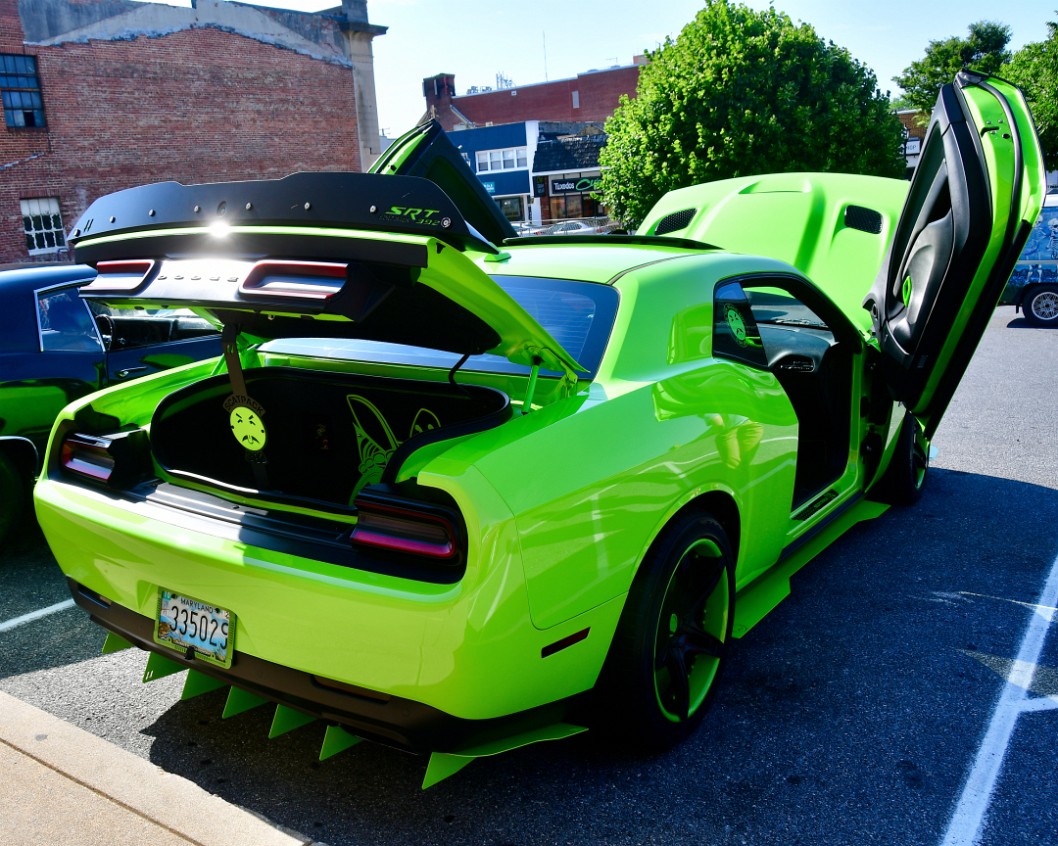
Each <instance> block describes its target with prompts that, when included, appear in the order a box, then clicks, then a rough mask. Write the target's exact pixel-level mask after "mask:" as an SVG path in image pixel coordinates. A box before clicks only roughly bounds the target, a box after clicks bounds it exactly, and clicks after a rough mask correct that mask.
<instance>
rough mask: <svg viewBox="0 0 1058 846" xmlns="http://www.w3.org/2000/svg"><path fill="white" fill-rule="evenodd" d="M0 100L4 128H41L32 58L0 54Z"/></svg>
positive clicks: (41, 106)
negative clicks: (2, 105) (2, 104)
mask: <svg viewBox="0 0 1058 846" xmlns="http://www.w3.org/2000/svg"><path fill="white" fill-rule="evenodd" d="M0 99H2V100H3V102H4V123H6V124H7V125H8V126H11V127H17V128H21V127H30V126H44V101H43V100H42V99H41V96H40V80H39V79H38V78H37V58H36V57H35V56H22V55H13V54H10V53H0Z"/></svg>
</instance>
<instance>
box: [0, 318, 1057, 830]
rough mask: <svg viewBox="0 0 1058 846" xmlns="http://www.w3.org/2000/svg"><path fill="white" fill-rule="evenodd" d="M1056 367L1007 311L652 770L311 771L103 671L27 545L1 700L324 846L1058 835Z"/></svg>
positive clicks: (253, 717) (1044, 346)
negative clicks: (897, 501)
mask: <svg viewBox="0 0 1058 846" xmlns="http://www.w3.org/2000/svg"><path fill="white" fill-rule="evenodd" d="M1056 362H1058V332H1054V331H1050V330H1043V329H1032V328H1029V327H1027V326H1026V325H1025V324H1024V322H1023V321H1022V320H1021V319H1020V318H1019V317H1018V316H1017V315H1015V314H1014V311H1013V309H1012V308H1006V307H1004V308H1001V309H999V310H998V311H997V312H996V314H995V316H994V317H993V319H992V322H991V325H990V328H989V331H988V333H987V334H986V336H985V339H984V341H983V342H982V345H981V347H980V349H979V350H978V353H977V355H976V356H975V358H974V361H973V362H972V364H971V367H970V370H969V372H968V374H967V377H966V379H965V380H964V382H963V384H962V386H961V388H960V390H959V393H958V394H957V395H956V398H955V401H954V403H953V405H952V407H951V408H950V410H949V412H948V415H947V417H946V418H945V421H944V423H943V425H942V426H941V429H940V431H939V432H938V434H937V437H936V439H935V442H934V446H935V448H936V455H935V457H934V461H933V467H932V469H931V471H930V474H931V475H930V479H929V483H928V487H927V490H926V492H925V494H924V496H923V499H922V501H921V502H920V503H919V504H918V505H917V506H916V507H914V508H910V509H894V510H891V511H889V512H888V513H887V514H885V515H884V516H883V517H881V518H879V519H878V520H876V521H874V522H872V523H870V524H865V525H863V526H860V527H857V528H856V529H854V530H853V531H852V532H850V533H849V534H847V535H846V536H845V537H844V538H843V539H841V540H840V541H839V542H838V543H837V544H835V545H834V546H833V547H832V548H831V549H830V550H828V551H827V552H826V553H825V554H824V555H823V556H821V557H820V558H818V559H817V560H816V561H815V562H813V563H812V564H810V565H809V566H808V567H806V568H805V569H804V570H803V571H802V572H801V573H800V574H799V575H798V576H797V577H796V578H795V580H794V584H793V593H792V595H791V596H790V597H789V598H788V599H787V600H786V601H784V602H783V603H782V605H780V606H779V608H778V609H776V610H775V611H774V612H773V613H772V614H771V615H770V616H769V617H767V618H766V619H765V620H764V621H763V622H762V623H761V624H760V625H759V626H758V627H757V628H755V629H754V630H753V631H752V632H750V634H749V635H748V636H747V637H746V638H744V639H743V640H741V641H739V642H738V643H737V644H736V647H735V650H734V655H733V660H732V662H731V666H730V670H729V672H728V673H727V675H726V677H725V678H724V680H723V682H722V685H721V689H720V692H719V695H718V697H717V699H716V702H715V704H714V706H713V709H712V711H711V712H710V714H709V715H708V716H707V718H706V722H705V724H704V725H703V727H702V729H701V730H700V731H699V732H698V733H697V734H696V735H695V736H694V737H693V738H692V739H691V740H690V741H689V742H687V743H685V744H684V745H683V746H681V747H679V748H678V749H675V750H673V751H672V752H670V753H669V754H666V755H663V756H660V757H655V758H635V757H630V756H629V755H628V754H626V753H625V752H624V750H622V749H620V748H615V749H599V748H597V747H596V746H595V745H593V744H592V743H591V742H590V739H579V738H578V739H574V740H570V741H563V742H559V743H549V744H539V745H537V746H534V747H529V748H526V749H523V750H519V751H517V752H513V753H510V754H507V755H505V756H500V757H496V758H491V759H483V760H480V761H477V762H475V763H474V764H472V765H471V766H470V767H468V768H467V769H466V770H464V771H463V772H461V773H460V774H458V775H457V776H455V777H453V778H451V779H449V780H448V781H445V782H443V783H441V784H440V785H438V786H436V787H434V788H432V789H430V790H428V791H426V792H422V791H420V789H419V784H420V782H421V780H422V776H423V772H424V770H425V761H424V760H422V759H418V758H415V757H413V756H409V755H404V754H401V753H399V752H395V751H392V750H388V749H385V748H382V747H378V746H373V745H370V744H363V745H361V746H359V747H356V748H354V749H352V750H350V751H347V752H344V753H342V754H341V755H338V756H336V757H334V758H332V759H329V760H327V761H324V762H322V763H321V762H319V761H318V760H317V757H318V752H319V747H320V742H321V739H322V734H323V728H322V726H321V725H319V724H313V725H310V726H307V727H304V728H302V729H299V730H297V731H294V732H291V733H290V734H287V735H283V736H282V737H280V738H278V739H276V740H272V741H269V740H268V739H267V735H268V729H269V724H270V721H271V711H270V710H269V709H264V708H262V709H257V710H255V711H250V712H248V713H245V714H241V715H239V716H236V717H233V718H231V719H226V720H222V719H221V710H222V708H223V702H224V695H223V693H222V692H216V693H211V694H207V695H205V696H201V697H198V698H196V699H192V700H189V701H186V702H181V701H179V695H180V687H181V684H182V680H181V679H180V678H179V677H168V678H164V679H161V680H159V681H155V682H152V683H151V684H149V685H143V684H141V682H140V677H141V676H142V673H143V665H144V663H145V660H144V657H143V655H142V653H137V652H136V651H135V650H127V651H125V652H120V653H116V654H113V655H107V656H102V655H100V654H99V649H100V646H101V644H102V641H103V635H102V633H101V632H100V631H99V630H98V629H96V628H95V627H94V626H93V625H92V624H91V623H89V622H88V621H87V620H86V619H85V617H84V615H83V614H82V613H81V612H80V611H78V610H77V609H73V608H70V607H68V606H67V605H66V604H65V603H66V600H67V597H68V595H67V593H66V588H65V585H64V583H63V579H62V577H61V575H60V573H59V571H58V568H57V567H56V566H55V564H54V562H53V561H52V560H51V559H50V555H49V553H48V552H47V548H46V546H45V545H44V543H43V541H42V540H41V539H40V537H39V535H37V534H35V533H33V532H30V533H29V535H28V536H27V537H26V538H25V539H24V540H23V542H22V544H21V546H20V547H19V548H18V549H17V550H15V551H14V552H12V553H8V554H6V555H5V556H4V557H3V559H0V584H2V585H3V589H2V591H0V690H3V691H4V692H6V693H8V694H10V695H12V696H15V697H17V698H19V699H21V700H23V701H25V702H27V703H29V704H31V705H34V706H36V707H38V708H42V709H44V710H46V711H48V712H50V713H52V714H54V715H56V716H58V717H60V718H62V719H64V720H67V721H69V722H71V723H73V724H75V725H77V726H80V727H81V728H83V729H86V730H87V731H89V732H92V733H93V734H95V735H97V736H100V737H103V738H105V739H106V740H108V741H110V742H111V743H114V744H117V745H119V746H121V747H123V748H125V749H127V750H129V751H131V752H133V753H135V754H136V755H139V756H141V757H143V758H145V759H148V760H150V761H152V762H153V763H155V764H157V765H159V766H161V767H162V768H163V769H165V770H167V771H168V772H171V773H175V774H178V775H180V776H183V777H184V778H187V779H189V780H191V781H193V782H195V783H197V784H199V785H200V786H202V787H203V788H205V789H206V790H208V791H209V792H211V793H215V794H217V795H219V796H222V797H223V798H225V799H227V800H228V801H230V802H233V803H235V804H237V805H240V806H243V807H245V808H248V809H250V810H252V811H254V812H256V813H258V814H260V815H262V816H264V817H266V818H267V819H269V820H271V821H273V822H274V823H276V824H279V825H282V826H285V827H288V828H290V829H294V830H296V831H299V832H303V833H305V834H306V835H309V836H311V837H312V838H315V839H316V840H317V841H321V842H324V843H327V844H330V846H347V845H348V846H352V844H390V843H392V844H407V843H409V842H415V843H417V844H420V845H421V846H428V844H435V843H436V844H441V843H444V844H645V843H662V842H664V843H666V844H683V843H688V844H689V843H695V844H784V846H792V844H835V843H848V844H902V846H911V844H930V846H937V844H944V846H955V844H971V843H980V844H986V846H999V844H1011V845H1013V844H1018V846H1022V844H1053V843H1055V838H1056V834H1055V832H1056V831H1058V801H1056V799H1058V772H1056V769H1055V764H1054V761H1055V749H1056V748H1058V635H1056V633H1055V631H1054V629H1055V605H1058V519H1056V518H1058V450H1056V449H1055V444H1054V441H1055V438H1054V433H1055V429H1056V426H1055V421H1058V374H1056V371H1058V367H1056ZM35 614H39V616H32V615H35ZM187 813H188V814H193V813H194V809H193V808H188V809H187Z"/></svg>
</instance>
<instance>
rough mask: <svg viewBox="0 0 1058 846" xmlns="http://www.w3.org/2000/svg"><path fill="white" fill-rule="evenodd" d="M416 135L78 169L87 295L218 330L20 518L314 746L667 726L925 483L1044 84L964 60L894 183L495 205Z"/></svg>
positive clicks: (692, 712)
mask: <svg viewBox="0 0 1058 846" xmlns="http://www.w3.org/2000/svg"><path fill="white" fill-rule="evenodd" d="M1000 125H1002V127H1003V131H992V130H994V129H995V128H996V127H997V126H1000ZM429 133H430V130H429V129H428V128H424V129H421V130H416V131H414V132H413V133H411V134H409V135H408V136H405V138H403V139H401V140H400V141H398V142H397V143H396V144H395V145H394V146H393V147H391V148H390V150H388V151H387V153H386V154H385V155H384V156H383V158H382V159H380V163H379V165H378V167H379V171H380V172H378V173H367V174H334V173H329V174H297V175H295V176H291V177H287V178H286V179H282V180H273V181H258V182H237V183H228V184H219V185H192V186H184V185H178V184H176V183H165V184H161V185H149V186H143V187H140V188H135V189H130V190H129V191H124V192H119V193H118V194H114V195H111V196H109V197H105V198H102V199H100V200H98V201H97V202H96V203H95V204H93V206H92V207H91V208H90V209H89V210H88V211H87V212H86V213H85V218H84V219H85V220H92V221H94V223H93V224H92V227H91V229H90V230H88V231H82V230H81V229H80V227H79V226H76V227H75V228H74V231H73V232H72V233H71V236H70V241H71V243H73V244H74V247H75V251H76V254H77V256H78V257H79V259H80V260H83V261H86V262H89V263H91V264H93V265H94V266H95V267H96V268H97V269H98V271H99V275H98V277H97V278H96V280H95V281H93V282H92V283H91V284H90V285H88V286H87V287H86V288H85V289H84V291H83V296H85V297H86V298H88V299H90V300H91V301H93V302H98V303H107V304H109V305H110V306H111V307H114V308H116V309H118V311H116V312H115V314H118V313H120V312H121V310H122V309H135V308H136V307H137V306H139V307H143V308H145V309H153V308H157V307H159V306H162V305H166V306H170V307H171V306H184V307H188V308H193V309H195V310H196V311H198V312H201V313H203V314H205V315H209V316H210V320H211V322H215V323H218V324H223V327H224V329H223V331H224V341H225V344H224V366H223V367H218V366H215V364H214V363H205V362H203V363H200V364H197V365H188V366H187V367H184V368H181V369H179V370H174V371H170V372H169V373H164V374H158V375H156V376H154V377H151V378H150V379H146V380H141V381H138V382H136V383H135V384H131V385H122V386H117V387H114V388H111V389H109V390H106V391H102V392H99V393H96V394H94V395H92V396H90V397H86V398H83V399H81V400H78V401H76V402H74V403H73V404H72V405H70V406H69V407H68V408H66V409H65V410H64V411H63V412H62V414H61V416H60V418H59V420H58V421H57V422H56V425H55V428H54V429H53V432H52V437H51V442H50V445H49V448H48V457H47V462H46V467H45V469H44V471H43V472H42V474H41V477H40V480H39V481H38V483H37V485H36V488H35V498H36V507H37V515H38V519H39V520H40V524H41V527H42V529H43V531H44V533H45V536H46V537H47V539H48V542H49V544H50V546H51V548H52V551H53V552H54V554H55V558H56V560H57V562H58V563H59V566H60V567H61V568H62V570H63V572H64V573H65V575H66V576H67V578H68V583H69V585H70V589H71V593H72V595H73V598H74V600H75V601H76V602H77V604H78V605H79V606H80V607H81V608H82V609H84V610H85V611H86V612H87V613H89V614H90V615H91V616H92V618H93V619H94V620H96V621H97V622H98V623H100V624H101V625H102V626H103V627H105V628H106V629H107V630H108V631H109V632H110V635H109V636H108V641H107V647H106V648H107V649H117V648H127V647H130V646H133V645H135V646H138V647H140V648H142V649H144V650H147V651H149V653H150V657H149V658H148V671H147V674H146V676H145V677H146V678H151V677H157V676H161V675H165V674H168V673H172V672H176V671H178V670H190V672H189V673H188V675H187V681H186V685H185V693H186V695H194V694H195V693H201V692H205V691H207V690H210V689H215V688H217V687H219V686H222V685H223V686H230V693H229V698H228V703H229V705H228V706H227V709H226V712H227V713H229V714H230V713H237V712H238V711H239V710H242V709H245V708H246V707H250V706H252V705H254V704H265V703H270V704H272V705H273V706H274V707H275V716H274V719H273V723H272V733H273V734H279V733H282V732H284V731H288V730H290V729H292V728H294V727H297V726H299V725H303V724H304V723H305V722H306V721H307V720H309V719H311V718H313V717H318V718H322V719H323V720H325V721H326V722H327V724H328V727H327V730H326V734H325V735H324V749H323V755H324V756H326V755H329V754H331V753H333V752H334V751H336V750H338V749H340V748H344V747H347V746H350V745H352V744H353V743H355V742H356V739H357V738H368V739H372V740H376V741H379V742H382V743H386V744H390V745H393V746H397V747H400V748H404V749H410V750H413V751H416V752H422V753H429V754H430V760H429V763H428V765H427V767H426V775H425V779H424V785H429V784H433V783H435V782H437V781H439V780H440V779H442V778H445V777H447V776H449V775H451V774H453V773H454V772H456V771H458V770H459V769H460V768H461V767H463V766H465V765H466V763H468V762H469V761H472V760H473V759H474V758H476V757H480V756H485V755H494V754H496V753H499V752H503V751H506V750H510V749H514V748H517V747H519V746H523V745H525V744H527V743H533V742H536V741H542V740H553V739H558V738H563V737H568V736H570V735H572V734H576V733H578V732H580V731H583V730H585V729H588V728H590V729H592V730H599V731H602V732H605V733H607V734H608V735H609V736H610V737H611V738H612V739H613V742H614V743H617V744H621V745H622V746H624V745H634V746H639V747H643V748H647V749H654V750H656V749H660V748H664V747H667V746H670V745H672V744H674V743H677V742H679V741H680V740H681V739H683V738H686V737H687V736H688V735H689V734H690V733H691V732H692V731H693V730H694V729H695V727H696V726H697V725H698V723H699V721H700V720H701V719H702V716H703V714H704V713H705V711H706V709H707V707H708V704H709V702H710V701H711V700H712V698H713V696H714V694H715V690H716V682H717V679H718V678H719V675H720V672H721V669H722V667H723V665H724V664H725V662H726V661H727V660H728V657H729V655H730V649H729V647H730V644H731V640H732V638H734V637H739V636H741V635H743V634H745V633H746V632H747V631H749V630H750V629H751V628H752V627H753V626H754V625H755V624H756V623H757V622H759V621H760V620H761V619H762V618H763V617H764V616H765V615H766V614H767V613H769V612H770V611H771V610H772V609H773V608H774V607H775V606H776V605H777V604H778V603H779V602H780V601H781V600H782V599H783V597H785V596H786V595H787V594H788V593H789V590H790V577H791V575H792V574H793V573H795V572H796V571H797V570H798V569H799V568H800V567H802V566H803V565H804V564H805V563H806V562H807V561H808V560H810V559H811V558H812V557H813V556H814V555H816V554H818V553H819V552H820V551H821V550H823V549H825V548H826V547H827V546H828V544H830V543H832V542H833V541H834V540H835V539H836V538H837V537H839V536H840V535H841V533H842V532H844V531H845V530H847V529H848V528H850V527H851V526H852V525H854V524H855V523H856V522H857V521H859V520H864V519H869V518H871V517H874V516H877V515H879V514H881V513H883V512H884V510H885V508H886V504H887V503H892V502H904V503H910V502H913V501H914V500H915V499H916V498H917V497H918V495H919V492H920V491H921V489H922V485H923V483H924V480H925V478H926V471H927V464H928V456H929V447H930V441H931V439H932V438H933V436H934V434H935V433H936V431H937V426H938V425H939V423H940V421H941V418H942V416H943V414H944V411H945V409H946V407H947V405H948V403H949V400H950V399H951V397H952V395H953V393H954V391H955V389H956V387H957V386H958V384H959V380H960V378H961V377H962V374H963V372H964V371H965V368H966V366H967V364H968V362H969V360H970V357H971V355H972V354H973V351H974V349H975V347H976V345H977V343H978V341H979V340H980V337H981V335H982V333H983V332H984V330H985V327H986V326H987V325H988V320H989V317H990V315H991V314H992V312H993V311H994V309H995V305H996V302H997V301H998V299H999V296H1000V293H1001V292H1002V290H1003V287H1004V285H1005V284H1006V280H1007V278H1008V277H1009V275H1010V271H1011V269H1012V266H1013V263H1014V260H1015V257H1016V256H1017V255H1018V253H1019V252H1020V251H1021V248H1022V245H1023V244H1024V242H1025V239H1026V238H1027V236H1028V232H1029V230H1030V229H1031V226H1032V223H1033V222H1034V221H1035V220H1036V218H1037V216H1038V214H1039V210H1040V207H1041V205H1042V200H1043V188H1044V183H1043V169H1042V154H1041V152H1040V147H1039V141H1038V139H1037V137H1036V134H1035V131H1034V129H1033V124H1032V119H1031V117H1030V115H1029V112H1028V106H1027V105H1026V103H1025V100H1024V98H1023V97H1022V96H1021V94H1020V92H1019V91H1018V90H1017V89H1016V88H1014V87H1013V86H1011V85H1009V84H1008V83H1005V82H1003V81H1001V80H998V79H992V78H988V77H982V76H978V75H974V74H965V73H964V74H960V75H959V77H958V80H957V83H956V84H954V85H947V86H945V87H944V88H943V89H942V92H941V96H940V99H939V100H938V103H937V108H936V109H935V111H934V115H933V118H932V121H931V123H930V126H929V128H928V130H927V133H926V143H925V145H924V149H923V152H922V163H921V164H920V165H919V167H918V170H917V172H916V174H915V177H914V179H913V180H912V181H911V183H910V184H909V183H907V182H905V181H903V180H894V179H883V178H879V177H868V176H853V175H847V174H825V173H824V174H804V173H801V174H797V173H781V174H772V175H762V176H747V177H741V178H738V179H732V180H725V181H720V182H714V183H710V184H707V185H700V186H696V187H693V188H687V189H683V190H679V191H673V192H671V193H669V194H667V195H666V196H665V197H663V198H662V199H661V200H660V201H659V202H658V204H657V205H656V206H655V208H654V209H653V210H652V211H651V212H650V213H649V214H648V215H647V217H646V219H645V220H644V221H643V224H642V226H641V227H640V231H641V232H642V233H643V234H642V235H637V236H625V235H599V236H591V235H585V236H584V237H578V238H553V239H547V238H510V237H506V238H502V239H501V240H492V239H491V238H490V236H488V235H484V236H483V233H486V232H488V231H490V228H491V229H492V230H493V231H496V232H501V233H502V232H508V231H510V225H509V223H508V222H507V221H505V220H503V221H498V222H497V221H495V220H494V219H493V220H492V225H491V226H490V221H489V219H488V218H487V214H488V212H489V209H490V207H491V213H492V214H498V208H497V207H496V205H495V203H494V202H492V201H491V200H490V199H489V198H488V196H487V195H486V194H484V192H483V190H482V189H481V187H480V183H479V182H478V181H477V179H476V177H475V176H474V175H473V174H472V173H470V171H469V169H467V168H465V166H464V165H463V164H462V162H461V160H460V157H459V154H458V152H457V151H455V149H454V148H451V150H450V155H449V156H448V160H449V161H454V162H455V165H453V167H452V168H451V169H449V170H448V171H447V175H448V177H449V178H450V180H451V179H454V180H455V182H454V183H453V182H451V181H450V182H447V183H444V184H443V187H444V190H443V191H442V190H441V189H440V188H439V187H438V184H437V183H435V182H431V181H427V180H426V179H421V178H415V177H412V176H408V175H404V174H405V173H406V172H407V170H406V167H405V166H409V167H410V166H411V164H412V163H413V162H414V161H415V160H416V159H418V161H419V162H420V164H422V165H423V167H424V168H425V167H426V161H425V159H424V157H423V156H419V155H417V151H419V148H420V145H421V144H423V143H425V141H426V139H428V138H429ZM440 137H442V138H443V133H441V135H440ZM449 146H451V145H450V144H449ZM437 172H438V173H443V172H444V171H443V169H440V168H439V169H437ZM382 174H389V175H382ZM460 183H462V185H463V187H464V189H466V190H467V191H470V190H471V189H470V188H467V186H469V185H470V183H474V184H475V185H477V186H478V187H477V189H475V190H478V191H479V196H480V200H481V202H480V204H478V205H468V204H467V203H464V202H456V201H454V200H453V199H452V198H453V197H454V196H455V195H456V193H457V192H458V189H459V188H460ZM214 209H224V210H226V213H225V215H224V217H223V218H220V216H219V215H218V216H215V215H214V214H213V213H212V210H214ZM147 210H150V213H149V214H148V212H147ZM202 210H209V211H208V212H205V213H203V212H202ZM478 212H484V213H485V214H486V216H485V217H482V216H479V214H478ZM762 220H770V221H781V222H782V226H768V227H762V226H761V225H760V222H761V221H762ZM107 221H111V222H110V223H107ZM114 221H117V222H116V223H115V222H114ZM213 224H217V225H216V226H215V227H214V226H213ZM716 244H719V245H722V246H723V248H719V247H716V246H713V245H716ZM865 303H866V305H865ZM115 319H116V318H115ZM835 613H841V609H835Z"/></svg>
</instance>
